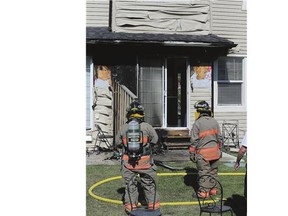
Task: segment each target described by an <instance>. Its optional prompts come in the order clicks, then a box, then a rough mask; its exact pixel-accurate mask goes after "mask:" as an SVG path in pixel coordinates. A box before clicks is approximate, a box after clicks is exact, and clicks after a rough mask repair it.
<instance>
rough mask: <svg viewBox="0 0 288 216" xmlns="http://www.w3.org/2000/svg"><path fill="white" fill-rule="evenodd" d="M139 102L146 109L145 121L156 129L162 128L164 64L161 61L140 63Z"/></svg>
mask: <svg viewBox="0 0 288 216" xmlns="http://www.w3.org/2000/svg"><path fill="white" fill-rule="evenodd" d="M139 68H140V70H139V79H138V82H139V91H138V93H139V95H138V96H139V102H140V103H142V105H143V106H144V109H145V121H146V122H148V123H149V124H151V125H152V126H154V127H157V126H162V121H163V120H162V116H163V113H162V104H163V96H162V64H161V60H160V59H140V61H139Z"/></svg>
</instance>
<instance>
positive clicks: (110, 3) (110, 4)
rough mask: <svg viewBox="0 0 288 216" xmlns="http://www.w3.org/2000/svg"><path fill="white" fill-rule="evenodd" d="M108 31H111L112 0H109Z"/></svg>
mask: <svg viewBox="0 0 288 216" xmlns="http://www.w3.org/2000/svg"><path fill="white" fill-rule="evenodd" d="M108 25H109V26H108V31H110V32H111V31H112V0H109V23H108Z"/></svg>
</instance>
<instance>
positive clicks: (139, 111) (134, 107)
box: [127, 101, 144, 115]
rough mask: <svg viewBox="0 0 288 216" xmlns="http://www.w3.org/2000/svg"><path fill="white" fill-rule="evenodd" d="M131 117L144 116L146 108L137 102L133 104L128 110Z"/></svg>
mask: <svg viewBox="0 0 288 216" xmlns="http://www.w3.org/2000/svg"><path fill="white" fill-rule="evenodd" d="M127 112H128V113H129V115H131V114H136V113H137V114H140V115H144V107H143V106H142V105H141V104H140V103H139V102H137V101H134V102H132V103H131V104H130V105H129V107H128V108H127Z"/></svg>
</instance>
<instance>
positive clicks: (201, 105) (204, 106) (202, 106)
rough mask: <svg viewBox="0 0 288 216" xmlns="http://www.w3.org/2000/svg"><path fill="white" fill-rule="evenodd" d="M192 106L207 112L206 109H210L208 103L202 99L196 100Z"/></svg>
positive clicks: (199, 110)
mask: <svg viewBox="0 0 288 216" xmlns="http://www.w3.org/2000/svg"><path fill="white" fill-rule="evenodd" d="M194 108H195V109H196V110H197V112H207V111H210V107H209V104H208V103H207V102H206V101H204V100H201V101H197V102H196V103H195V104H194Z"/></svg>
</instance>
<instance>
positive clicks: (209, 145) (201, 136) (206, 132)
mask: <svg viewBox="0 0 288 216" xmlns="http://www.w3.org/2000/svg"><path fill="white" fill-rule="evenodd" d="M194 107H195V109H196V112H195V122H194V124H193V126H192V129H191V145H190V146H189V153H190V160H191V161H193V162H194V163H196V167H197V170H198V175H199V176H202V175H205V174H208V175H211V176H212V177H214V178H216V179H217V176H218V166H219V159H220V157H221V145H222V136H221V133H220V127H219V124H218V122H217V121H216V120H215V119H214V118H213V117H212V111H211V109H210V107H209V104H208V103H207V102H206V101H198V102H196V103H195V105H194ZM205 182H206V181H205ZM198 183H199V186H209V185H201V184H203V183H201V182H198ZM205 184H209V182H206V183H205ZM216 193H217V191H216V189H213V190H211V191H210V194H216ZM208 195H209V194H207V193H206V192H201V191H198V196H200V197H207V196H208ZM194 196H195V194H194Z"/></svg>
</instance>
